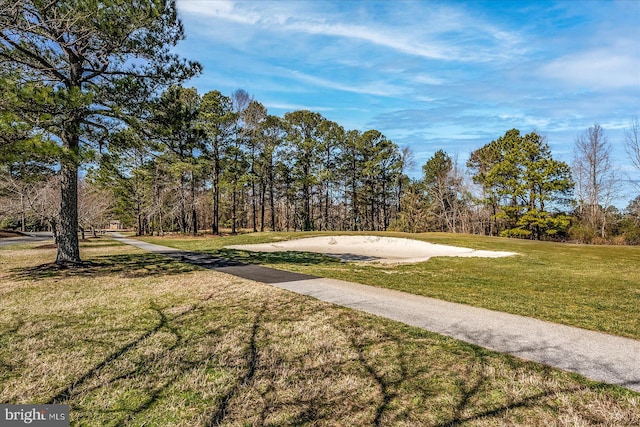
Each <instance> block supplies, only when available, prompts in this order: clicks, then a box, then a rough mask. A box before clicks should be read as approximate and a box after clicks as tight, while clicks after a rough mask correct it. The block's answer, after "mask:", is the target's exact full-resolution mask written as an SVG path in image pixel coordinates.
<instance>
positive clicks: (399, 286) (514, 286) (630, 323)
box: [143, 233, 640, 339]
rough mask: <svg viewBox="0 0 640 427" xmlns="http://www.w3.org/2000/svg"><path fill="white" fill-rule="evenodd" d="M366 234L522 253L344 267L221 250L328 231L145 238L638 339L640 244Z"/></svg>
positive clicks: (317, 259)
mask: <svg viewBox="0 0 640 427" xmlns="http://www.w3.org/2000/svg"><path fill="white" fill-rule="evenodd" d="M343 234H344V233H343ZM366 234H377V235H382V236H395V237H404V238H413V239H419V240H424V241H428V242H432V243H440V244H445V245H456V246H462V247H468V248H473V249H480V250H493V251H507V252H517V253H518V254H519V255H517V256H513V257H506V258H494V259H488V258H455V257H436V258H432V259H430V260H429V261H427V262H423V263H417V264H411V265H397V266H389V265H376V264H371V263H367V264H364V263H342V262H339V261H337V260H336V259H334V258H331V257H327V256H323V255H319V254H312V253H306V254H305V253H299V252H278V253H255V252H245V251H237V250H230V249H223V247H224V246H227V245H232V244H248V243H262V242H269V241H279V240H285V239H289V238H299V237H309V236H314V235H322V233H262V234H249V235H241V236H235V237H225V238H215V239H214V238H188V237H187V238H184V237H181V238H178V237H176V238H153V239H149V238H145V239H143V240H146V241H152V242H156V243H159V244H162V245H166V246H172V247H176V248H180V249H188V250H198V251H205V252H208V253H212V254H215V255H219V256H224V257H227V258H233V259H237V260H242V261H246V262H250V263H258V264H263V265H269V266H272V267H275V268H280V269H284V270H290V271H296V272H301V273H307V274H312V275H317V276H321V277H330V278H335V279H341V280H348V281H352V282H358V283H363V284H367V285H374V286H381V287H387V288H391V289H396V290H400V291H404V292H409V293H413V294H417V295H424V296H429V297H434V298H439V299H443V300H447V301H452V302H458V303H463V304H469V305H473V306H477V307H484V308H488V309H492V310H497V311H503V312H507V313H512V314H519V315H523V316H528V317H534V318H538V319H542V320H548V321H551V322H556V323H562V324H566V325H571V326H577V327H581V328H585V329H591V330H595V331H600V332H606V333H610V334H614V335H620V336H625V337H630V338H636V339H639V338H640V247H634V246H587V245H573V244H563V243H552V242H534V241H529V240H516V239H504V238H492V237H486V236H472V235H457V234H448V233H425V234H406V233H366Z"/></svg>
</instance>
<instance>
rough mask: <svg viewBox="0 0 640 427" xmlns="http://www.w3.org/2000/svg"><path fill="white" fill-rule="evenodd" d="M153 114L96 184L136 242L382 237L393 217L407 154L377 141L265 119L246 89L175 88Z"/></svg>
mask: <svg viewBox="0 0 640 427" xmlns="http://www.w3.org/2000/svg"><path fill="white" fill-rule="evenodd" d="M150 111H151V112H150V114H149V116H148V117H147V118H146V120H144V121H142V122H140V123H139V125H138V128H137V129H128V130H126V131H123V132H121V133H119V134H118V135H117V136H116V138H115V140H117V143H114V140H112V141H111V143H110V149H109V152H108V153H103V154H102V155H101V156H100V158H99V168H97V169H95V170H93V171H92V172H91V173H90V174H89V178H90V179H91V180H92V181H93V182H94V183H95V184H96V185H102V186H103V187H104V186H107V187H108V188H111V189H113V191H114V195H115V199H116V201H117V206H116V207H115V209H114V211H113V212H114V214H116V215H117V216H118V217H119V218H120V219H121V220H123V221H124V222H125V223H127V224H129V225H132V226H135V227H136V229H137V230H138V232H139V233H140V234H160V235H161V234H163V233H164V232H167V231H179V232H182V233H194V234H195V233H198V232H199V231H201V230H205V229H206V230H210V231H211V232H213V233H219V232H220V230H221V229H222V228H225V229H229V230H230V231H231V232H232V233H235V232H236V231H237V230H238V229H250V230H254V231H258V230H261V231H263V230H386V229H388V227H389V225H390V224H391V223H392V222H393V221H394V219H395V218H397V216H398V212H399V205H400V198H401V197H402V194H403V186H405V185H406V183H407V182H408V178H407V175H406V170H405V169H406V158H405V156H406V151H405V154H404V155H403V152H402V150H401V149H400V148H399V147H398V146H397V145H396V144H395V143H393V142H392V141H390V140H389V139H388V138H387V137H385V136H384V135H383V134H382V133H380V132H379V131H376V130H368V131H365V132H359V131H355V130H345V129H344V128H343V127H342V126H340V125H339V124H338V123H335V122H332V121H330V120H328V119H326V118H324V117H323V116H322V115H320V114H319V113H315V112H311V111H294V112H290V113H287V114H285V115H284V117H277V116H274V115H270V114H269V113H268V111H267V109H266V108H265V107H264V106H263V105H262V104H261V103H259V102H258V101H256V100H254V99H253V98H252V97H251V96H249V95H248V94H247V92H245V91H243V90H238V91H236V92H234V93H233V94H232V95H231V96H225V95H223V94H222V93H220V92H219V91H211V92H208V93H206V94H204V95H202V96H200V95H199V94H198V93H197V91H196V90H195V89H187V88H183V87H180V86H172V87H170V88H169V89H168V90H167V91H166V92H165V93H163V94H162V95H161V96H160V97H159V98H158V99H157V100H155V101H154V102H153V104H152V108H151V110H150Z"/></svg>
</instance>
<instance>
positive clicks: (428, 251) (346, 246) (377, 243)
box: [227, 236, 516, 264]
mask: <svg viewBox="0 0 640 427" xmlns="http://www.w3.org/2000/svg"><path fill="white" fill-rule="evenodd" d="M227 248H229V249H238V250H244V251H253V252H286V251H298V252H316V253H321V254H324V255H329V256H333V257H336V258H340V259H342V260H343V261H359V262H372V261H374V262H379V263H383V264H409V263H416V262H422V261H426V260H428V259H429V258H431V257H436V256H449V257H484V258H498V257H505V256H511V255H516V253H515V252H496V251H482V250H476V249H469V248H462V247H458V246H447V245H438V244H435V243H428V242H422V241H420V240H412V239H401V238H397V237H380V236H321V237H310V238H306V239H296V240H287V241H283V242H274V243H262V244H255V245H234V246H227Z"/></svg>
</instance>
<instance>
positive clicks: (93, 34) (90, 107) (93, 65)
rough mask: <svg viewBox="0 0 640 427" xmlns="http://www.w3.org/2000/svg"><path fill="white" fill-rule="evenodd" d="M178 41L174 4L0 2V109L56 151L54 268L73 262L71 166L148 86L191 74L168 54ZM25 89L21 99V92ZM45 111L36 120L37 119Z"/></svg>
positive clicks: (166, 0) (161, 0) (135, 110)
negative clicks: (2, 71) (55, 144)
mask: <svg viewBox="0 0 640 427" xmlns="http://www.w3.org/2000/svg"><path fill="white" fill-rule="evenodd" d="M183 36H184V32H183V28H182V25H181V23H180V21H179V19H178V17H177V11H176V6H175V1H172V0H149V1H145V2H122V1H115V0H108V1H99V0H63V1H53V2H52V1H49V0H16V1H3V2H1V3H0V62H2V64H3V66H4V67H7V68H10V69H11V70H13V71H15V72H16V73H19V75H20V79H19V80H16V81H11V80H8V79H3V80H1V81H0V83H1V84H2V87H1V88H0V89H1V91H2V93H3V94H7V95H6V96H5V99H11V100H14V101H15V102H11V103H6V102H0V113H1V112H4V111H14V112H17V113H18V114H19V115H20V116H21V117H22V118H23V119H24V121H25V122H26V123H28V124H29V125H30V126H31V128H33V129H40V130H43V131H45V132H47V133H49V134H51V135H54V136H55V138H56V139H57V141H59V144H60V146H61V148H62V149H63V152H62V153H61V154H60V156H59V163H60V177H61V204H60V223H61V230H60V234H59V236H58V239H57V243H58V254H57V258H56V262H57V263H78V262H80V253H79V247H78V235H77V230H78V168H79V165H80V164H81V162H82V159H83V155H84V153H85V152H86V151H87V149H89V148H90V147H91V146H92V143H93V144H96V145H99V146H98V147H96V148H98V149H102V148H103V147H102V146H100V145H101V144H102V141H103V140H102V139H98V138H96V137H95V135H96V134H99V133H104V132H109V131H110V130H111V129H113V128H114V127H117V126H119V124H118V123H120V125H121V124H122V123H126V122H127V121H129V120H131V118H132V117H133V116H136V115H138V114H139V113H140V108H141V106H143V105H144V101H145V100H147V99H148V97H149V95H150V94H151V93H153V92H154V91H156V89H157V88H158V86H162V85H167V84H169V83H172V82H176V81H181V80H183V79H186V78H189V77H191V76H193V75H194V74H195V73H197V72H198V71H199V69H200V66H199V64H196V63H191V62H186V61H184V60H182V59H180V58H179V57H178V56H177V55H175V54H173V53H171V51H170V49H171V47H172V46H174V45H175V44H176V43H177V42H178V41H179V40H181V39H182V38H183ZM30 86H31V87H34V90H33V91H31V93H26V92H25V91H24V89H25V88H28V87H30ZM43 113H46V114H43Z"/></svg>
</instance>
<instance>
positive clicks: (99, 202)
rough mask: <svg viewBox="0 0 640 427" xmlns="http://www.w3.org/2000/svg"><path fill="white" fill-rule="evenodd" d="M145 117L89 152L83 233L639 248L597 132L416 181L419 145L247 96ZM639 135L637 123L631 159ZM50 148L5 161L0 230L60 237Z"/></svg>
mask: <svg viewBox="0 0 640 427" xmlns="http://www.w3.org/2000/svg"><path fill="white" fill-rule="evenodd" d="M147 110H148V112H147V113H146V114H145V115H143V118H142V119H140V120H137V121H135V122H132V123H131V124H130V126H128V127H126V128H124V127H123V128H121V129H119V130H118V131H116V132H113V131H112V132H110V133H109V140H108V141H105V143H104V145H103V146H100V147H97V149H96V150H95V152H94V153H93V154H86V156H87V158H89V159H91V160H92V162H91V163H90V164H91V167H90V168H89V169H88V171H87V174H86V176H85V177H84V178H83V179H82V180H81V181H80V183H79V195H78V200H79V203H78V218H79V227H80V230H81V231H82V233H83V235H84V232H85V230H95V229H99V228H104V227H105V226H106V225H107V223H108V221H109V220H113V219H118V220H120V221H121V222H122V223H123V224H124V225H126V226H127V227H132V228H134V229H135V230H136V231H137V233H138V234H139V235H145V234H146V235H163V234H165V233H167V232H180V233H185V234H186V233H190V234H198V233H202V232H206V233H213V234H219V233H221V232H223V231H224V232H231V233H236V232H238V231H239V230H249V231H251V230H253V231H265V230H275V231H281V230H286V231H297V230H350V231H382V230H397V231H407V232H425V231H446V232H462V233H474V234H486V235H496V236H505V237H518V238H528V239H547V240H549V239H554V240H574V241H580V242H585V243H631V244H637V243H640V198H635V199H634V200H633V201H632V202H631V203H630V204H629V206H628V208H627V209H626V210H624V211H622V212H621V211H619V210H617V209H615V208H613V207H612V206H611V202H612V200H613V195H614V193H615V187H616V182H617V181H616V176H615V174H614V173H613V171H614V169H615V168H613V167H612V166H611V158H610V149H611V147H610V146H609V143H608V141H607V140H606V137H605V135H604V130H603V129H602V128H601V127H600V126H598V125H594V126H592V127H590V128H589V129H588V130H587V131H585V133H584V134H581V135H578V137H577V138H576V144H575V145H576V146H575V158H574V161H573V163H572V165H569V164H568V163H565V162H561V161H558V160H556V159H554V158H553V156H552V154H551V150H550V147H549V145H548V143H547V142H546V140H545V138H543V137H542V136H541V135H539V134H538V133H536V132H531V133H529V134H526V135H522V134H521V133H520V131H519V130H517V129H512V130H509V131H507V132H506V133H505V134H504V135H503V136H501V137H500V138H498V139H496V140H494V141H491V142H490V143H488V144H486V145H484V146H483V147H480V148H478V149H477V150H475V151H473V152H472V153H471V155H470V157H469V159H466V162H464V163H463V164H461V162H459V161H458V159H454V158H452V157H451V156H450V155H449V154H447V153H446V152H445V151H444V150H438V151H437V152H436V153H434V154H433V156H432V157H430V158H429V159H428V160H427V161H426V163H425V164H424V165H422V176H421V177H420V178H418V179H412V178H410V177H409V176H408V174H407V172H408V170H409V169H411V168H412V167H413V166H414V165H413V163H414V161H413V156H412V153H411V151H410V150H409V149H408V148H406V147H405V148H400V147H399V146H398V145H396V144H395V143H394V142H392V141H390V140H389V139H388V138H387V137H385V136H384V135H383V134H382V133H380V132H379V131H377V130H367V131H364V132H361V131H357V130H345V129H344V128H343V127H342V126H341V125H340V124H338V123H336V122H333V121H331V120H328V119H327V118H325V117H323V116H322V115H321V114H319V113H316V112H311V111H294V112H290V113H286V114H285V115H284V116H283V117H277V116H274V115H271V114H269V113H268V111H267V109H266V108H265V106H264V105H262V104H261V103H260V102H258V101H257V100H255V99H253V97H252V96H250V95H249V94H248V93H247V92H246V91H244V90H237V91H235V92H234V93H233V94H231V96H226V95H224V94H222V93H221V92H219V91H211V92H208V93H206V94H204V95H200V94H199V93H198V92H197V91H196V90H195V89H193V88H184V87H182V86H178V85H175V86H171V87H169V88H168V89H167V90H166V91H165V92H163V93H162V94H161V95H159V96H158V97H156V98H155V99H153V100H152V101H151V102H150V103H149V104H148V108H147ZM634 129H635V131H634ZM634 132H635V133H634ZM634 135H635V137H636V138H635V141H637V126H636V127H635V128H632V129H631V132H630V133H629V134H628V135H627V136H628V138H627V148H628V152H629V154H630V155H632V154H633V153H634V151H633V148H634V147H636V146H635V145H634V144H633V141H634V139H633V136H634ZM42 143H43V142H42V141H41V144H42ZM43 152H44V153H46V150H43V149H42V147H41V148H40V149H38V150H32V151H29V150H28V149H26V150H24V151H23V153H24V154H23V155H20V156H14V157H13V159H12V161H9V162H5V168H4V171H3V173H2V187H1V188H2V193H1V194H2V196H3V206H5V208H4V210H3V212H1V214H2V216H3V218H4V219H3V225H4V226H14V227H22V228H24V227H25V224H29V223H30V226H31V228H33V227H34V226H36V224H40V226H42V225H45V226H46V227H48V228H49V229H53V230H54V231H55V230H56V228H57V226H58V223H59V221H58V218H57V215H58V211H57V205H59V200H60V198H59V189H57V188H56V187H57V186H58V184H57V180H58V174H57V173H56V168H55V162H52V160H51V159H52V157H51V156H50V155H45V154H42V153H43ZM28 153H31V154H28Z"/></svg>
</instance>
